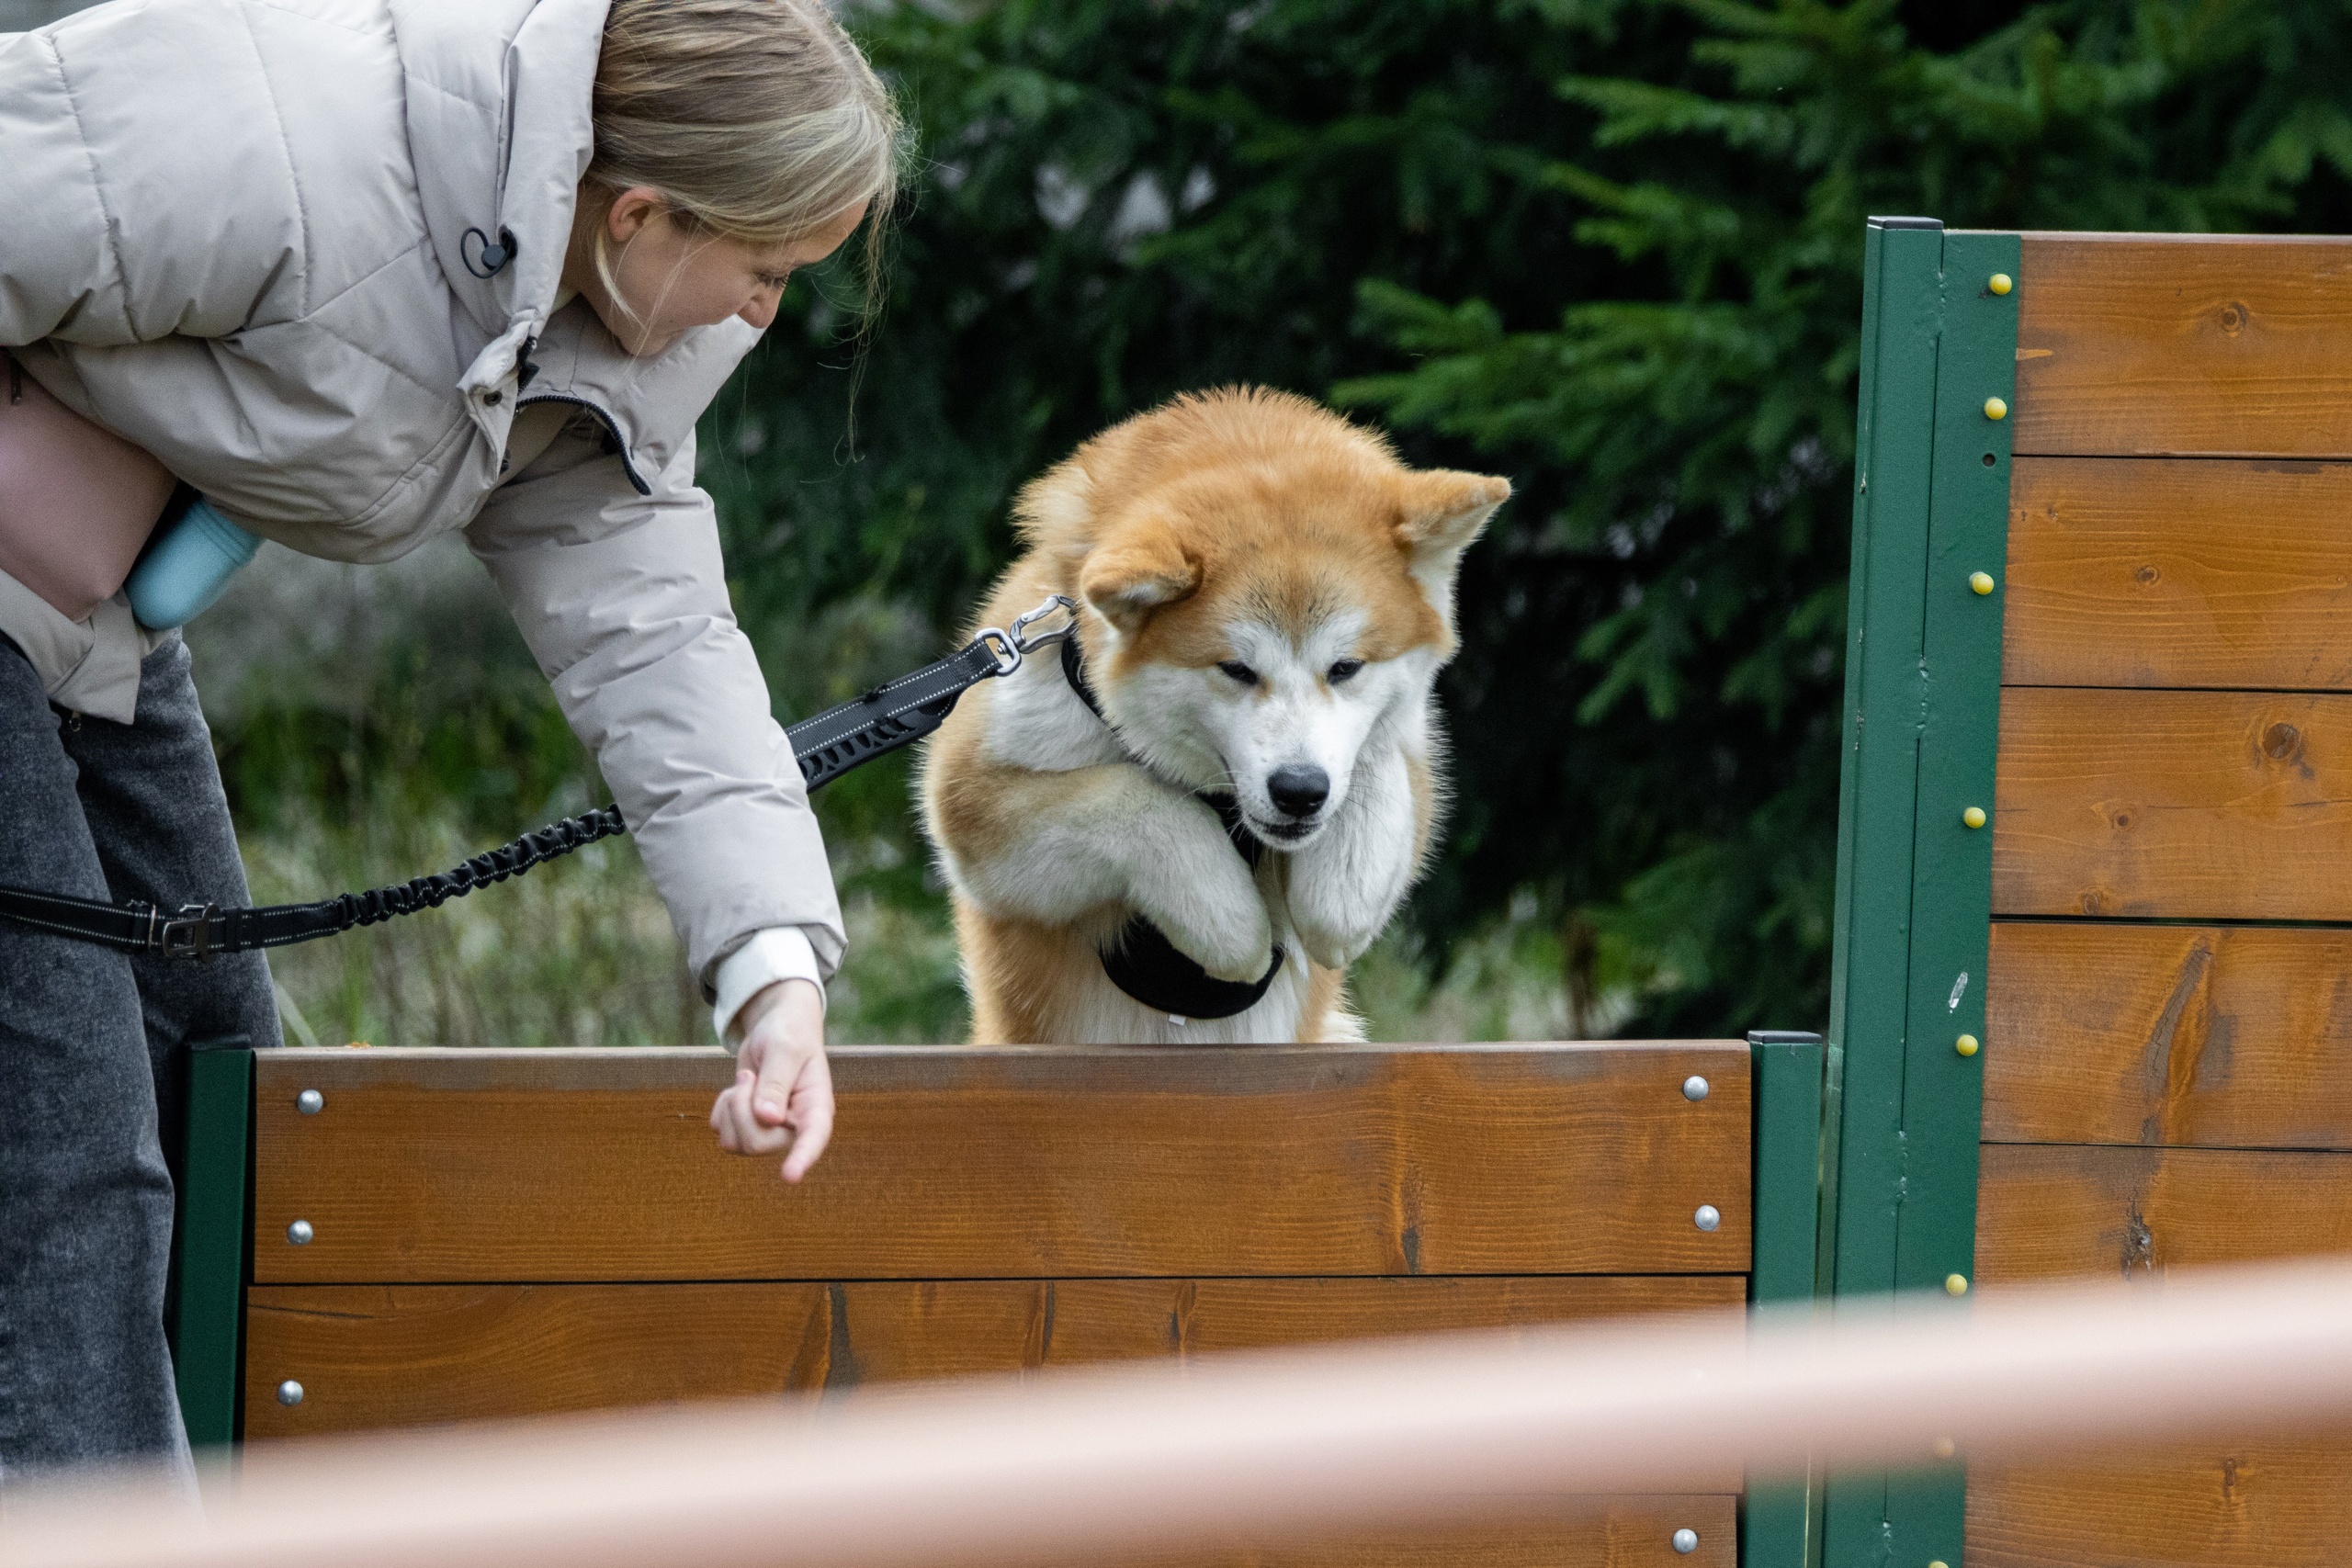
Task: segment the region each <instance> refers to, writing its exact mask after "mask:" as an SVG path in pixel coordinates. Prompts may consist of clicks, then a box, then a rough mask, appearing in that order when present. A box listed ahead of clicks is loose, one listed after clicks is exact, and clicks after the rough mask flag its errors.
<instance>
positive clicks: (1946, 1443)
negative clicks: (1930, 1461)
mask: <svg viewBox="0 0 2352 1568" xmlns="http://www.w3.org/2000/svg"><path fill="white" fill-rule="evenodd" d="M1935 1452H1936V1457H1937V1458H1938V1459H1950V1458H1951V1456H1952V1455H1954V1454H1956V1453H1958V1452H1960V1445H1959V1444H1958V1443H1955V1442H1953V1441H1952V1440H1951V1438H1937V1439H1936V1450H1935Z"/></svg>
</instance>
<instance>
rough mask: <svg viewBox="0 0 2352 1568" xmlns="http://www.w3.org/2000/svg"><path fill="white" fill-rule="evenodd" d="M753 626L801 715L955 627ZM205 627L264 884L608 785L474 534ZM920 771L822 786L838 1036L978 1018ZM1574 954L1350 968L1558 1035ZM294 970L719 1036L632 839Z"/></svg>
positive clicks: (511, 1042)
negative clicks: (842, 933)
mask: <svg viewBox="0 0 2352 1568" xmlns="http://www.w3.org/2000/svg"><path fill="white" fill-rule="evenodd" d="M752 636H753V642H754V646H755V647H756V648H757V649H758V651H759V654H760V660H761V663H762V666H763V668H764V669H765V670H766V671H767V674H768V678H769V682H770V685H771V687H772V688H773V690H774V692H775V698H776V705H777V712H778V715H779V716H780V717H782V718H783V719H784V720H785V722H787V723H789V722H791V721H792V720H793V719H795V718H798V717H801V716H806V715H808V714H810V713H814V712H816V711H818V710H819V709H820V708H822V707H825V706H828V705H831V704H833V703H836V702H840V701H842V700H844V699H846V698H848V697H850V696H853V695H854V694H857V693H858V692H861V691H864V690H865V689H866V688H867V687H869V686H871V685H872V684H874V683H875V682H876V681H877V680H879V679H880V678H882V677H884V676H887V675H890V674H896V673H899V672H900V671H904V670H906V669H909V668H910V667H912V666H914V665H917V664H920V663H922V662H923V661H925V660H929V659H933V658H935V657H937V655H938V653H939V652H940V651H941V650H942V649H944V647H945V645H946V640H947V639H946V637H945V636H944V634H942V633H940V632H938V631H937V630H935V629H934V628H933V627H932V626H929V625H928V624H927V623H926V622H925V621H924V620H923V619H922V617H921V616H920V615H916V614H914V613H913V612H911V611H910V610H909V609H907V608H906V607H905V606H904V605H901V604H892V603H888V602H886V601H880V600H875V599H859V600H854V601H851V602H849V603H846V604H838V605H835V606H833V607H831V609H829V610H828V611H826V612H825V613H824V614H822V615H818V616H816V617H814V618H812V619H809V620H807V621H804V622H799V623H786V624H769V625H765V626H759V627H756V628H753V630H752ZM188 640H189V643H190V645H191V647H192V648H193V649H194V651H195V654H196V660H197V677H198V686H199V689H200V690H202V691H203V693H204V694H205V705H206V711H207V714H208V716H209V717H210V719H211V721H212V723H213V728H214V739H215V744H216V747H217V749H218V750H219V751H220V758H221V767H222V775H223V778H224V781H225V782H226V784H227V785H228V788H229V792H230V802H231V808H232V811H233V813H234V814H235V817H236V818H237V827H238V834H239V838H240V840H241V842H242V843H243V849H244V857H245V865H246V871H247V874H248V875H249V877H250V878H251V880H252V883H253V892H254V898H255V899H256V900H257V901H259V902H263V903H280V902H295V901H306V900H309V899H313V898H318V897H327V896H330V895H332V894H334V893H339V892H343V891H345V890H350V889H358V888H364V887H369V886H380V885H382V884H385V883H389V882H396V881H402V880H405V879H407V878H408V877H411V876H413V875H417V874H421V873H424V872H428V871H439V870H443V869H446V868H447V867H448V866H451V865H454V864H456V863H458V862H459V861H461V860H463V859H465V858H466V857H467V856H469V855H471V854H476V853H479V852H481V851H482V850H484V849H486V848H488V847H490V846H491V845H492V844H495V843H497V842H500V841H502V840H505V839H508V838H511V837H513V836H514V835H515V834H516V833H518V832H520V831H522V830H524V829H527V828H534V827H537V826H539V825H541V824H543V823H545V822H548V821H551V820H554V819H555V818H560V817H565V816H569V815H571V814H573V813H575V812H578V811H582V810H584V809H586V808H587V807H590V806H594V805H601V804H602V803H603V802H604V801H605V800H606V799H607V798H609V796H608V795H606V794H605V791H604V788H603V786H602V783H601V781H600V780H599V779H598V777H597V775H596V772H595V769H594V764H593V763H592V761H590V759H589V758H588V757H587V755H586V754H585V752H584V751H583V750H582V749H581V747H580V746H579V744H578V743H577V742H576V741H575V740H574V739H572V737H571V732H570V730H569V729H568V728H566V727H565V725H564V723H563V720H562V717H561V716H560V714H559V713H558V712H557V711H556V708H555V705H554V701H553V699H552V697H551V696H550V695H549V694H548V689H547V683H546V682H545V680H544V679H543V678H542V677H541V676H540V674H539V672H538V671H537V669H536V668H535V667H534V665H533V663H532V661H531V660H530V657H529V655H528V653H527V651H526V649H524V647H523V645H522V641H521V638H520V637H518V636H517V635H516V634H515V631H514V629H513V626H512V625H511V624H510V623H509V622H508V620H507V618H506V615H505V612H504V610H503V607H502V606H501V605H500V604H498V603H497V600H496V598H495V595H494V594H493V593H492V591H491V590H490V587H489V584H488V583H487V581H485V579H484V578H483V575H482V573H481V570H479V568H477V567H476V566H475V565H474V563H473V562H472V561H471V560H470V559H469V558H468V557H467V556H466V554H465V552H464V550H463V548H462V547H460V546H458V544H457V543H456V542H455V541H446V542H443V543H440V544H435V545H434V546H430V547H426V548H425V549H424V550H421V551H419V552H417V554H416V555H415V556H413V557H411V558H408V559H407V560H404V561H401V562H399V563H395V564H394V565H392V566H390V567H377V568H367V569H361V568H351V567H341V566H335V565H333V564H331V563H327V562H322V561H313V560H307V559H304V558H299V557H295V556H292V555H290V554H288V553H287V552H285V551H282V550H277V549H270V550H266V551H265V552H264V555H263V556H262V558H260V560H258V561H257V562H256V563H255V565H254V567H253V568H251V569H249V570H247V571H246V572H245V573H243V574H242V576H241V577H240V579H239V581H238V582H237V584H236V586H235V587H234V588H233V589H232V592H231V595H230V597H229V598H228V599H226V600H224V601H223V603H222V604H220V606H219V607H218V608H216V609H215V610H214V611H212V612H211V613H210V614H209V615H207V616H206V617H205V618H204V619H203V620H201V621H199V622H198V623H197V624H196V625H195V626H192V627H191V628H190V629H189V632H188ZM911 777H912V766H911V761H910V758H909V757H908V756H906V755H904V754H900V755H898V756H893V757H889V758H886V759H884V760H883V761H878V762H876V763H872V764H869V765H868V766H866V767H865V768H863V769H860V770H859V771H858V772H856V773H851V774H849V775H847V776H846V777H844V778H842V779H841V780H840V781H838V782H836V783H835V784H832V785H831V786H830V787H828V788H827V789H825V790H824V791H822V792H821V793H820V794H819V795H818V796H817V797H816V801H817V809H818V816H819V818H820V821H821V822H822V824H823V827H824V831H825V840H826V844H827V847H828V850H829V852H830V854H831V862H832V870H833V874H834V878H835V881H836V883H837V885H838V886H839V887H840V889H841V892H842V913H843V917H844V919H845V920H846V923H847V926H848V932H849V954H848V959H847V962H846V964H844V966H843V968H842V972H841V974H840V975H839V976H836V978H835V980H834V982H833V985H832V987H831V992H830V997H829V1009H828V1014H827V1033H828V1034H829V1035H830V1036H831V1038H832V1039H833V1040H834V1041H836V1042H850V1041H856V1042H867V1043H881V1042H926V1041H933V1042H947V1041H956V1040H961V1039H962V1038H963V1037H964V1035H965V1033H966V1031H967V1028H968V1025H969V1014H968V1011H967V1006H966V1002H965V998H964V994H963V989H962V984H961V981H960V978H959V976H958V973H957V965H956V939H955V932H954V929H953V925H952V922H951V920H950V918H949V914H948V908H947V901H946V897H945V893H944V888H943V886H942V885H941V883H940V881H939V878H938V876H937V874H936V872H935V871H934V870H933V868H932V867H931V865H930V862H929V856H928V852H927V850H926V849H925V847H924V845H923V843H922V838H921V832H920V829H919V828H918V826H917V823H916V820H915V814H914V811H913V808H912V797H911V795H910V782H911ZM1563 952H1564V947H1563V942H1562V940H1561V937H1560V935H1559V933H1557V932H1556V931H1550V930H1548V929H1546V928H1545V927H1544V925H1543V923H1542V922H1541V921H1539V920H1538V919H1536V917H1535V912H1534V908H1533V906H1532V903H1530V904H1528V905H1526V906H1525V907H1524V908H1514V909H1513V911H1512V913H1511V916H1510V918H1509V919H1504V920H1502V921H1500V922H1498V923H1497V924H1496V925H1495V926H1493V927H1492V928H1491V929H1489V930H1488V931H1484V932H1482V933H1479V934H1477V935H1476V936H1475V937H1473V938H1471V939H1469V940H1468V941H1466V942H1464V943H1463V944H1462V945H1461V946H1459V947H1458V948H1457V950H1456V951H1455V953H1453V963H1452V964H1450V965H1449V966H1448V967H1447V969H1446V977H1445V979H1444V981H1443V982H1442V984H1440V985H1435V986H1432V984H1431V983H1430V980H1429V978H1428V973H1429V971H1430V968H1431V965H1430V964H1428V963H1427V962H1426V960H1427V958H1428V957H1429V956H1430V955H1429V954H1427V953H1422V952H1420V951H1419V950H1418V949H1417V948H1415V947H1414V946H1413V945H1412V943H1411V942H1410V941H1409V940H1408V938H1407V937H1405V936H1403V935H1401V934H1398V933H1396V932H1392V933H1391V935H1390V936H1389V937H1388V938H1386V939H1385V940H1384V941H1383V942H1381V943H1380V944H1379V945H1378V946H1376V947H1375V948H1374V950H1373V952H1372V953H1369V954H1367V955H1366V957H1365V958H1364V960H1363V962H1362V963H1361V964H1358V965H1357V966H1356V969H1355V971H1354V972H1353V976H1352V981H1353V987H1354V994H1355V997H1356V1000H1357V1006H1358V1009H1359V1010H1360V1011H1361V1012H1363V1015H1364V1017H1365V1019H1366V1021H1367V1024H1368V1026H1369V1029H1370V1032H1371V1034H1372V1037H1373V1038H1374V1039H1387V1040H1406V1039H1414V1040H1465V1039H1514V1038H1561V1037H1563V1036H1564V1035H1565V1034H1566V1032H1569V1031H1570V1030H1571V1028H1572V1026H1573V1025H1574V1024H1575V1023H1577V1021H1578V1019H1577V1012H1576V1010H1574V1009H1572V1008H1571V1007H1570V1006H1569V1000H1568V998H1567V996H1566V992H1565V991H1564V989H1563V987H1562V984H1561V981H1560V976H1562V974H1563V973H1564V969H1563V965H1562V962H1561V959H1562V954H1563ZM271 967H272V970H273V972H274V973H275V975H276V976H277V982H278V986H279V988H280V991H281V993H282V996H281V1004H280V1005H281V1010H282V1011H283V1012H284V1014H285V1015H286V1018H287V1021H288V1039H289V1040H290V1041H294V1042H297V1043H302V1042H303V1041H305V1040H306V1039H308V1040H315V1041H316V1042H318V1043H324V1044H340V1043H345V1042H346V1041H353V1040H365V1041H368V1042H371V1043H377V1044H403V1045H424V1044H433V1045H502V1046H542V1045H647V1044H676V1043H707V1041H709V1040H710V1039H711V1032H710V1014H709V1012H708V1010H707V1008H706V1007H705V1006H704V1005H703V1003H702V1000H701V998H700V997H699V995H698V994H697V988H696V987H695V985H694V984H693V982H692V981H691V979H690V978H689V976H687V974H686V972H685V965H684V953H683V950H682V948H681V946H680V944H679V942H678V940H677V937H676V935H675V933H674V932H673V930H672V928H671V925H670V920H669V916H668V914H667V913H666V912H665V911H664V909H663V908H662V903H661V900H660V899H659V898H658V897H655V895H654V892H653V888H652V886H651V884H650V882H649V881H648V880H647V878H646V875H645V872H644V868H643V866H642V864H641V863H640V862H639V859H638V855H637V851H636V847H635V845H634V844H633V843H632V842H631V841H630V840H628V839H626V838H623V839H617V840H606V841H605V842H604V843H601V844H595V845H592V846H590V847H589V848H588V849H585V850H582V851H581V852H577V853H574V854H572V855H571V856H568V857H566V858H565V859H563V860H560V861H557V862H553V863H549V864H548V865H545V866H542V867H540V868H538V869H537V870H536V871H534V872H532V873H531V874H529V875H527V876H525V877H522V878H520V879H518V880H515V881H511V882H507V883H503V884H500V885H498V886H493V887H490V888H486V889H483V890H482V891H481V892H478V893H476V894H474V895H472V896H471V897H466V898H462V899H459V900H457V901H456V902H454V903H451V904H447V905H445V906H443V907H442V908H440V909H438V910H435V911H434V912H432V913H429V914H424V915H419V916H415V917H412V918H409V919H401V920H396V921H393V922H390V924H388V925H383V926H377V927H372V928H369V929H368V930H365V931H353V932H350V933H348V934H346V935H345V936H342V937H339V938H335V939H333V940H330V941H327V942H315V943H311V944H309V945H307V946H303V947H298V948H289V949H285V950H281V951H280V952H278V953H274V954H272V956H271ZM1628 994H1629V995H1630V993H1628ZM1629 1010H1630V1009H1629V1008H1617V1009H1615V1010H1614V1011H1613V1016H1614V1017H1615V1018H1618V1019H1622V1018H1623V1017H1624V1016H1625V1015H1626V1013H1627V1012H1628V1011H1629ZM1582 1021H1583V1022H1584V1023H1585V1024H1586V1025H1587V1031H1586V1032H1602V1029H1603V1026H1606V1025H1607V1024H1608V1023H1609V1021H1610V1014H1608V1013H1607V1012H1605V1011H1603V1010H1594V1009H1587V1010H1585V1015H1584V1018H1583V1020H1582Z"/></svg>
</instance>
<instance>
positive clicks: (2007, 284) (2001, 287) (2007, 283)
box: [1985, 272, 2017, 294]
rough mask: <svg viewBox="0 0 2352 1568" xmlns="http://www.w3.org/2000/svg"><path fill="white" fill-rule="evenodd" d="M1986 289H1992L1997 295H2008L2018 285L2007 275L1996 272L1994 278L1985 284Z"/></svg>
mask: <svg viewBox="0 0 2352 1568" xmlns="http://www.w3.org/2000/svg"><path fill="white" fill-rule="evenodd" d="M2016 287H2017V284H2016V283H2015V281H2013V280H2012V279H2011V278H2010V276H2009V275H2008V274H2007V273H2006V272H1996V273H1995V274H1994V275H1993V276H1992V277H1991V279H1990V280H1989V281H1987V282H1986V283H1985V288H1989V289H1991V290H1992V291H1993V292H1994V293H1996V294H2007V292H2008V291H2009V290H2010V289H2012V288H2016Z"/></svg>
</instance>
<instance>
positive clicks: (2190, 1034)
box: [1980, 921, 2352, 1149]
mask: <svg viewBox="0 0 2352 1568" xmlns="http://www.w3.org/2000/svg"><path fill="white" fill-rule="evenodd" d="M1985 1008H1986V1024H1985V1049H1984V1053H1983V1055H1982V1056H1981V1057H1980V1060H1982V1061H1983V1062H1984V1064H1985V1138H1986V1139H1987V1140H1989V1141H1991V1142H1995V1143H2022V1144H2145V1145H2201V1146H2205V1147H2212V1148H2247V1149H2352V931H2326V930H2301V931H2298V930H2279V929H2277V928H2270V927H2244V926H2238V927H2231V926H2132V925H2045V924H2041V923H2037V922H2033V921H2025V922H2017V923H2012V922H2002V921H1996V923H1995V924H1994V927H1993V947H1992V964H1991V965H1990V967H1989V968H1987V970H1986V971H1985Z"/></svg>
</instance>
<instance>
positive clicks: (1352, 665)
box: [1329, 659, 1363, 686]
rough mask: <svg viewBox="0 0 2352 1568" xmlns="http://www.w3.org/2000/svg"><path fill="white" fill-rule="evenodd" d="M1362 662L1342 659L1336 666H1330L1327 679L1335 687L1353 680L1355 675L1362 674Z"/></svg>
mask: <svg viewBox="0 0 2352 1568" xmlns="http://www.w3.org/2000/svg"><path fill="white" fill-rule="evenodd" d="M1362 672H1363V660H1361V659H1342V660H1340V661H1339V662H1338V663H1337V664H1334V665H1332V666H1331V668H1330V670H1329V680H1330V682H1331V684H1333V685H1334V686H1336V685H1338V684H1339V683H1340V682H1342V681H1352V680H1354V679H1355V678H1356V676H1357V675H1359V674H1361V673H1362Z"/></svg>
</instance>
